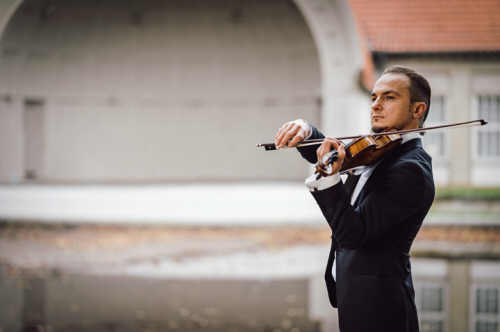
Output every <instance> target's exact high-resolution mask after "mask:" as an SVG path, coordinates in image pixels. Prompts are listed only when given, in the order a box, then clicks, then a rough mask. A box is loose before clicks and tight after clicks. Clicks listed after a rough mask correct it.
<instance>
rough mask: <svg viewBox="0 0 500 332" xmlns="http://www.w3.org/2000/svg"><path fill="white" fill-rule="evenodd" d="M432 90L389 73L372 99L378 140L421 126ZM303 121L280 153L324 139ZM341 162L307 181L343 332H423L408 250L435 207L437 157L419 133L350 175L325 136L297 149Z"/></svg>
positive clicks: (279, 142) (399, 70) (405, 71)
mask: <svg viewBox="0 0 500 332" xmlns="http://www.w3.org/2000/svg"><path fill="white" fill-rule="evenodd" d="M430 97H431V88H430V85H429V83H428V81H427V80H426V79H425V78H424V77H423V76H422V75H420V74H418V73H417V72H415V71H414V70H412V69H409V68H406V67H401V66H393V67H390V68H388V69H386V70H385V71H384V72H383V74H382V75H381V77H380V78H379V79H378V80H377V82H376V83H375V86H374V88H373V91H372V93H371V112H370V117H371V118H370V120H371V127H372V131H373V132H374V133H380V132H386V131H390V130H404V129H414V128H420V127H422V126H423V123H424V121H425V119H426V117H427V115H428V113H429V107H430ZM323 137H324V136H323V134H322V133H321V132H319V130H318V129H316V128H315V127H313V126H311V125H310V124H308V123H307V122H305V121H304V120H301V119H299V120H295V121H291V122H287V123H285V124H284V125H283V126H282V127H281V128H280V129H279V130H278V132H277V134H276V136H275V142H274V143H275V145H276V146H277V147H285V146H288V147H294V146H297V144H299V143H300V142H301V141H303V140H304V139H317V138H323ZM333 149H336V150H337V151H338V158H337V160H336V161H334V162H333V163H332V164H331V165H330V167H331V171H330V172H329V173H328V174H326V175H323V176H318V174H317V173H316V172H315V174H312V175H311V176H310V177H309V178H307V179H306V181H305V183H306V186H307V187H308V188H309V190H310V191H311V194H312V196H313V197H314V199H315V200H316V202H317V204H318V206H319V208H320V210H321V212H322V213H323V216H324V217H325V219H326V221H327V222H328V225H329V226H330V228H331V230H332V241H331V249H330V255H329V257H328V261H327V264H326V272H325V280H326V286H327V290H328V296H329V299H330V302H331V304H332V306H333V307H334V308H337V309H338V316H339V325H340V331H341V332H368V331H385V332H390V331H394V332H410V331H411V332H414V331H418V330H419V327H418V317H417V309H416V306H415V292H414V288H413V282H412V275H411V265H410V255H409V253H410V248H411V245H412V243H413V240H414V239H415V237H416V235H417V233H418V231H419V229H420V226H421V225H422V222H423V220H424V217H425V216H426V214H427V212H428V211H429V208H430V206H431V204H432V202H433V200H434V181H433V175H432V165H431V157H430V156H429V155H428V154H427V153H426V152H425V151H424V149H423V148H422V142H421V139H420V137H419V134H417V133H410V134H406V135H403V139H402V142H401V144H399V145H398V146H397V147H396V148H394V149H392V150H391V151H389V152H387V153H386V154H384V155H383V156H382V158H381V159H379V160H378V161H377V162H376V163H374V164H372V165H370V166H369V167H366V168H364V169H362V170H358V171H357V172H354V173H352V174H349V175H348V177H347V180H346V181H345V183H344V182H343V181H342V180H341V178H340V175H339V170H340V169H341V167H342V164H343V161H344V159H345V155H346V152H345V146H344V144H343V143H341V142H340V141H337V140H336V139H334V138H330V137H326V138H324V140H323V143H322V144H321V145H320V146H319V148H317V149H316V147H313V146H304V147H299V148H298V150H299V152H300V154H301V155H302V156H303V157H304V158H305V159H306V160H308V161H309V162H311V163H316V162H317V161H318V160H323V157H324V156H325V155H326V154H327V153H329V152H330V151H331V150H333Z"/></svg>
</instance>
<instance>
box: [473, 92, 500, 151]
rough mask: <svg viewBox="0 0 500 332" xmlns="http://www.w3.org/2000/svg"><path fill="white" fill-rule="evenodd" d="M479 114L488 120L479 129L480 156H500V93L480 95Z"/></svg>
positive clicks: (477, 141)
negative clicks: (486, 123)
mask: <svg viewBox="0 0 500 332" xmlns="http://www.w3.org/2000/svg"><path fill="white" fill-rule="evenodd" d="M477 114H478V117H479V118H480V119H485V120H486V121H488V125H487V126H482V127H481V128H479V129H478V130H477V140H476V147H477V149H476V150H477V153H478V156H479V157H480V158H483V159H491V158H500V95H480V96H478V98H477Z"/></svg>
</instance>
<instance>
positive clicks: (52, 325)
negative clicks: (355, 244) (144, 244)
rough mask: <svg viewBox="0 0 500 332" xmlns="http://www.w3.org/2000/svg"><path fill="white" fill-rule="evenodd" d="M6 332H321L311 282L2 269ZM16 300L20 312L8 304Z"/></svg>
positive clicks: (3, 321) (1, 325) (3, 313)
mask: <svg viewBox="0 0 500 332" xmlns="http://www.w3.org/2000/svg"><path fill="white" fill-rule="evenodd" d="M1 280H2V283H1V289H0V292H1V293H2V294H4V295H6V294H7V293H10V296H9V297H5V296H2V302H3V303H2V306H1V307H0V308H1V309H0V311H1V312H0V317H1V318H2V320H1V324H0V327H1V328H2V331H214V332H215V331H277V330H280V331H294V332H298V331H319V330H320V329H319V322H317V321H313V320H310V319H309V318H308V314H307V313H308V287H309V285H308V280H306V279H295V280H272V281H265V280H162V279H148V278H139V277H124V276H91V275H62V276H56V275H46V276H44V277H42V276H33V274H32V273H30V272H29V271H17V272H15V273H12V272H10V273H9V271H8V269H6V268H5V267H4V268H2V269H1ZM7 299H8V300H7ZM11 299H14V302H16V300H15V299H17V302H20V303H22V306H10V305H9V304H10V303H11Z"/></svg>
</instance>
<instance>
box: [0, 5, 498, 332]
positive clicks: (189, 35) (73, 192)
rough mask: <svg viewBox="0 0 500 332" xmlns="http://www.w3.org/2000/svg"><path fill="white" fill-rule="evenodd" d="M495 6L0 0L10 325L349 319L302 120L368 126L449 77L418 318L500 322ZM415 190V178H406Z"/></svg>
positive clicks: (2, 191)
mask: <svg viewBox="0 0 500 332" xmlns="http://www.w3.org/2000/svg"><path fill="white" fill-rule="evenodd" d="M499 16H500V1H498V0H477V1H467V0H454V1H448V0H434V1H428V0H421V1H414V0H412V1H401V0H388V1H374V0H371V1H366V0H272V1H265V0H252V1H249V0H210V1H206V0H129V1H126V2H124V1H119V0H24V1H23V0H1V1H0V37H1V39H0V332H3V331H273V332H278V331H282V332H285V331H290V332H299V331H306V332H309V331H311V332H313V331H314V332H316V331H317V332H323V331H338V322H337V315H336V310H334V309H333V308H331V307H330V305H329V303H328V300H327V297H326V288H325V285H324V281H323V274H324V268H325V264H326V259H327V255H328V250H329V240H330V231H329V229H328V226H327V225H326V223H325V222H324V220H323V218H322V215H321V213H320V211H319V209H318V208H317V206H316V205H315V203H314V201H313V198H312V197H311V196H310V194H309V193H308V191H307V190H306V188H305V186H304V184H303V181H304V179H305V177H307V176H308V175H309V174H310V172H311V167H310V166H309V165H307V163H306V162H305V161H304V160H301V158H300V157H299V155H298V153H297V152H296V151H295V150H293V149H290V150H283V151H279V152H264V151H262V150H259V149H257V148H256V147H255V145H256V144H257V143H264V142H271V141H272V139H273V137H274V134H275V133H276V131H277V129H278V128H279V127H280V126H281V124H283V123H284V122H287V121H289V120H292V119H296V118H303V119H306V120H307V121H309V122H311V123H313V124H315V125H316V126H317V127H319V128H320V129H321V130H322V131H323V132H325V133H327V134H328V135H329V136H341V135H355V134H360V133H367V132H368V130H369V116H368V115H369V91H370V89H371V87H372V85H373V83H374V81H375V80H376V78H377V77H378V76H379V75H380V73H381V72H382V71H383V70H384V69H385V68H386V67H387V66H389V65H393V64H401V65H406V66H410V67H412V68H414V69H416V70H417V71H419V72H421V73H422V74H423V75H424V76H425V77H427V78H428V79H429V81H430V83H431V86H432V89H433V96H432V101H431V109H430V113H429V117H428V119H427V123H426V125H427V126H430V125H436V124H441V123H445V122H459V121H467V120H471V119H476V118H483V119H485V120H486V121H488V122H489V124H488V126H485V127H481V128H466V129H463V128H462V129H450V130H443V131H437V132H429V133H427V134H426V135H425V136H424V137H423V141H424V145H425V148H426V150H427V151H428V152H429V153H430V154H431V155H432V157H433V167H434V176H435V181H436V183H437V185H438V187H437V196H436V200H435V202H434V204H433V207H432V209H431V211H430V213H429V215H428V216H427V218H426V220H425V222H424V225H423V227H422V229H421V230H420V233H419V235H418V237H417V239H416V241H415V243H414V245H413V248H412V252H411V254H412V256H413V258H412V264H413V266H412V269H413V277H414V281H415V289H416V302H417V308H418V312H419V318H420V327H421V331H424V332H431V331H432V332H444V331H448V332H451V331H453V332H457V331H458V332H459V331H475V332H497V331H500V308H499V305H500V265H499V258H500V230H499V225H500V24H499V23H498V18H499ZM408 189H409V190H411V188H408Z"/></svg>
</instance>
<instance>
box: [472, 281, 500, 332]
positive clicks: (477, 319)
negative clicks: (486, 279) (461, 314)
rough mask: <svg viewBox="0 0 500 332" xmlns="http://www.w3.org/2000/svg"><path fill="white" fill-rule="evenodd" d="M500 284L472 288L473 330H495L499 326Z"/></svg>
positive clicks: (479, 331) (489, 331)
mask: <svg viewBox="0 0 500 332" xmlns="http://www.w3.org/2000/svg"><path fill="white" fill-rule="evenodd" d="M499 294H500V286H492V285H480V286H475V287H473V288H472V301H471V306H472V312H473V315H472V319H473V321H472V326H473V328H474V332H497V331H498V328H499V327H500V310H499V308H498V306H499V301H500V299H499Z"/></svg>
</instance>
